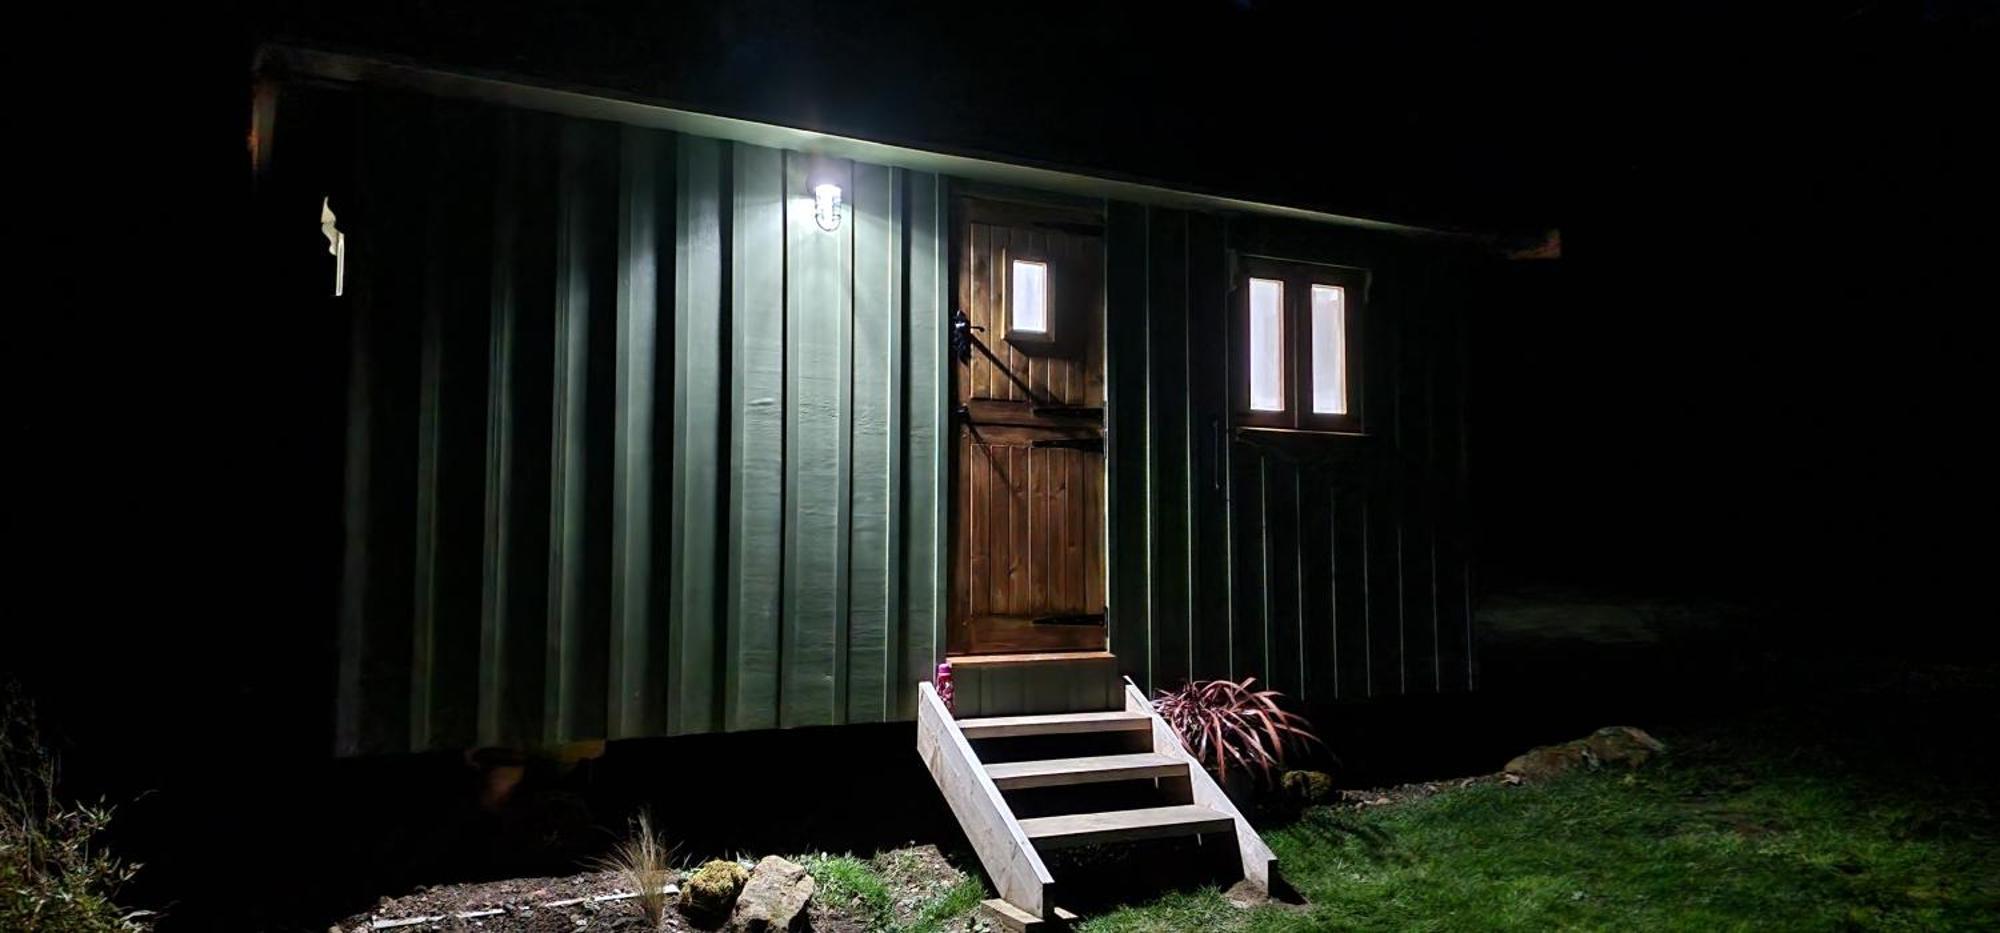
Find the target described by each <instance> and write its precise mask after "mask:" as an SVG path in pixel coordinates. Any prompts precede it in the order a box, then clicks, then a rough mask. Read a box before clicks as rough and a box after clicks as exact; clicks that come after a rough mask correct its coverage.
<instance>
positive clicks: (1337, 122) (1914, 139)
mask: <svg viewBox="0 0 2000 933" xmlns="http://www.w3.org/2000/svg"><path fill="white" fill-rule="evenodd" d="M1745 6H1752V5H1749V4H1740V3H1688V4H1672V5H1665V4H1660V5H1647V4H1576V5H1567V4H1556V5H1547V6H1539V7H1535V8H1530V9H1523V8H1520V7H1519V6H1518V5H1485V6H1484V7H1482V8H1481V9H1482V10H1483V12H1475V13H1473V14H1470V15H1467V14H1465V13H1463V12H1460V11H1456V10H1450V9H1446V8H1443V7H1440V6H1432V5H1428V4H1407V3H1371V4H1358V5H1349V6H1339V7H1335V6H1333V5H1330V4H1286V3H1266V2H1203V3H1148V4H1134V5H1130V6H1123V7H1114V6H1101V5H1094V4H1072V3H1064V4H1054V3H1033V2H1028V3H1014V4H1008V5H994V6H990V7H979V8H971V7H969V6H967V5H961V4H949V3H917V2H912V3H892V2H881V0H867V2H859V3H819V4H798V3H780V2H770V0H752V2H744V3H719V2H718V3H694V4H637V3H620V4H613V3H605V2H589V3H576V4H559V5H558V4H529V3H520V2H507V3H490V2H489V3H473V2H466V0H450V2H422V3H410V4H403V3H387V2H377V0H346V2H340V3H332V2H328V3H280V4H271V5H260V6H258V7H256V8H254V9H243V10H237V11H233V12H231V11H228V10H227V9H226V8H225V9H224V11H223V12H219V13H207V14H202V13H195V12H190V11H187V10H182V9H174V10H171V11H154V12H151V13H139V14H126V13H123V12H120V13H118V14H116V15H113V14H110V13H109V12H108V11H107V10H103V9H93V8H88V7H75V8H70V9H65V10H42V11H40V12H39V13H38V14H35V15H37V16H47V15H48V14H50V13H54V14H56V15H54V16H53V17H51V18H48V19H47V20H46V21H45V22H44V21H40V20H37V21H33V22H30V21H29V20H28V19H25V18H24V19H23V20H21V21H20V22H18V23H17V24H16V26H17V28H16V29H15V30H14V33H15V44H16V45H17V46H18V47H19V48H18V54H17V62H18V63H19V65H20V66H21V71H22V74H21V75H20V76H19V77H18V78H17V79H16V81H15V83H14V91H15V94H14V97H15V99H16V102H17V108H16V109H15V111H14V113H13V115H12V123H13V127H12V129H13V132H11V133H10V134H9V136H10V139H11V140H12V142H13V143H14V145H13V146H11V147H10V148H12V149H14V150H15V151H16V154H17V155H19V156H25V157H26V162H25V165H24V167H21V168H18V169H17V170H16V171H15V172H14V173H12V179H13V184H12V186H11V188H12V190H11V194H10V200H11V201H12V203H13V204H14V206H16V207H18V206H19V205H20V204H21V202H22V201H26V202H27V205H28V207H29V210H28V211H25V212H21V211H10V212H9V219H10V220H11V221H12V223H11V224H10V226H12V228H13V230H12V232H13V236H12V237H10V238H9V239H10V240H11V241H13V242H14V243H15V244H17V247H16V252H15V253H14V255H15V257H16V258H17V261H18V264H10V265H11V266H13V269H12V272H13V276H12V277H13V278H14V280H15V283H16V287H15V288H14V289H13V293H12V296H11V297H12V300H11V301H10V302H9V306H10V308H9V310H10V312H11V313H10V314H9V315H8V321H9V324H10V325H12V326H11V331H12V333H11V334H10V339H9V340H8V341H7V342H6V347H7V353H6V357H7V360H8V366H7V369H8V375H9V379H8V383H9V388H10V392H9V395H10V398H11V399H12V401H13V405H12V406H10V407H11V409H12V412H13V422H14V440H15V443H13V444H10V445H8V446H9V448H10V453H11V456H10V457H9V458H8V459H9V461H10V464H11V466H12V467H13V469H12V470H10V471H9V472H10V473H11V474H12V475H13V478H14V486H15V490H16V494H15V496H14V497H13V500H14V501H13V507H12V508H10V509H9V513H10V516H11V518H10V522H9V524H10V527H11V528H13V529H14V533H13V534H12V535H10V537H11V538H13V539H14V543H15V547H14V548H13V550H14V552H15V553H16V554H17V555H20V556H22V557H25V560H18V559H17V561H16V562H15V563H14V569H13V572H12V573H11V574H10V575H9V576H10V578H11V580H12V584H13V585H12V587H11V589H13V591H14V597H15V598H14V599H12V600H10V602H9V612H8V616H7V620H6V622H5V623H4V625H5V628H4V632H5V636H4V641H0V671H4V673H6V674H8V675H11V676H14V677H17V678H19V679H21V680H22V681H23V682H24V684H25V685H26V686H27V687H28V688H29V690H30V692H32V693H33V694H35V695H36V696H37V697H38V698H40V699H41V701H42V704H43V706H44V708H45V712H47V714H48V717H49V722H50V725H51V728H52V730H53V731H54V733H55V734H56V736H57V737H58V739H59V742H60V743H61V745H62V748H63V751H64V753H65V754H66V755H68V756H69V759H70V760H71V762H72V765H71V771H72V776H73V779H74V781H75V784H76V786H77V787H78V788H79V789H80V790H82V791H84V792H88V793H96V792H103V793H108V794H111V795H112V796H113V797H114V798H117V799H129V798H131V797H132V796H133V795H135V794H137V793H139V792H141V791H145V790H160V791H161V793H160V795H159V796H160V797H163V798H170V799H172V800H173V807H171V808H168V807H164V806H156V807H155V810H154V811H152V812H149V811H148V810H147V807H148V806H149V805H148V804H146V803H144V802H141V803H140V804H135V805H133V807H132V813H131V823H132V824H136V826H135V827H134V828H130V829H128V830H127V832H128V833H130V834H131V835H133V836H134V837H135V842H134V843H133V845H134V846H135V847H136V848H137V849H138V850H139V851H140V852H141V854H143V855H145V856H146V857H147V858H149V859H151V860H153V861H155V862H156V863H163V864H161V865H160V866H159V868H158V869H157V873H158V874H161V875H164V876H165V878H166V879H167V880H162V881H159V882H156V887H155V888H154V889H151V890H149V891H147V892H146V897H149V898H160V899H168V900H171V899H177V898H182V897H184V896H189V895H186V891H189V890H195V889H197V888H198V887H199V885H198V884H197V883H196V882H193V881H190V880H189V878H190V876H192V875H194V874H197V873H196V872H194V871H193V870H192V869H191V868H189V867H187V866H186V865H174V864H170V863H172V862H174V861H177V860H180V859H188V860H189V861H193V860H194V857H193V856H188V855H184V854H183V850H178V849H176V848H174V845H175V844H177V843H176V842H168V841H162V840H168V839H172V840H177V842H178V844H185V843H186V842H187V840H188V837H190V836H200V835H211V834H217V833H219V834H220V836H224V837H226V836H227V835H228V834H227V833H226V832H220V831H219V830H214V829H213V826H212V824H211V823H205V822H203V820H211V821H212V820H217V819H220V820H221V822H222V824H224V825H226V826H232V827H241V826H246V825H251V824H254V823H256V822H258V821H259V820H261V819H264V818H266V814H267V813H269V812H279V813H286V812H293V811H294V810H296V809H297V808H299V807H301V806H305V807H315V808H321V809H325V810H327V811H328V812H346V811H343V810H341V808H340V807H339V806H334V805H333V803H331V802H330V801H336V800H338V799H339V798H343V797H348V798H352V797H357V796H365V795H362V794H360V792H359V791H357V790H355V787H356V786H357V785H356V784H354V783H353V782H351V781H347V779H346V778H345V777H343V775H342V774H341V773H337V772H332V771H329V770H328V769H327V767H326V766H325V757H326V750H327V748H328V745H327V743H326V742H325V736H326V720H325V719H324V718H323V713H324V711H325V704H326V703H327V702H328V697H329V694H330V691H331V686H330V685H331V676H330V671H329V670H327V669H325V668H324V665H323V664H321V663H320V660H319V659H321V658H323V657H324V655H325V651H326V648H327V645H328V644H330V641H331V636H332V631H333V629H332V619H333V614H334V595H335V584H336V582H337V575H338V562H337V555H338V547H339V542H338V534H339V526H338V508H339V502H338V484H339V470H340V450H341V443H342V438H341V436H340V433H339V430H340V428H339V417H340V415H339V405H340V391H341V390H340V386H339V385H338V384H337V382H336V381H332V380H338V378H339V376H340V373H341V363H340V360H341V356H342V353H343V350H342V341H343V340H344V333H343V330H342V328H341V326H340V325H339V323H338V322H327V321H316V320H308V319H301V318H300V317H299V316H298V315H297V314H296V313H295V311H294V310H293V309H288V308H285V307H278V306H274V305H273V304H272V303H271V302H269V301H265V300H260V295H259V290H258V288H257V283H258V276H259V274H260V271H259V270H258V269H257V268H254V266H253V264H252V262H251V258H252V257H254V256H255V255H256V250H255V248H254V247H255V244H254V243H253V242H251V241H250V240H249V237H250V235H251V232H252V231H251V225H250V223H249V220H248V219H249V217H250V211H251V209H252V201H251V198H250V184H249V174H248V170H247V158H246V149H245V144H244V140H245V135H246V131H247V117H248V97H249V81H248V75H249V69H250V63H251V60H252V56H253V54H254V51H255V49H256V47H257V45H258V43H259V42H261V41H264V40H266V39H282V40H289V41H297V42H301V43H305V44H312V45H318V46H323V47H328V48H335V49H344V50H359V51H367V52H371V53H375V54H382V55H389V56H404V57H410V58H415V59H420V60H423V61H426V62H431V63H435V64H438V65H442V66H447V67H456V68H466V69H475V70H491V71H499V72H506V73H511V74H516V75H520V76H524V77H530V78H536V79H541V80H546V81H552V82H558V83H565V84H574V85H581V86H592V87H599V88H607V89H614V90H619V91H623V92H627V93H631V94H635V95H639V96H644V97H649V98H656V99H660V100H663V101H666V102H670V103H675V104H678V105H682V106H688V107H692V108H694V109H702V110H712V111H716V112H722V113H728V114H731V115H737V116H745V117H750V118H754V119H763V120H768V121H772V122H778V123H785V124H792V125H801V126H808V127H812V128H817V129H824V130H830V131H835V132H843V133H849V134H853V135H860V136H867V137H870V138H878V139H884V140H888V141H893V142H900V143H906V144H910V145H916V146H922V147H927V148H937V149H945V150H951V151H959V152H969V153H980V154H991V155H996V156H1001V157H1005V158H1009V159H1017V160H1024V161H1032V162H1041V163H1049V164H1054V165H1061V166H1066V167H1073V168H1078V169H1083V170H1087V171H1096V172H1104V173H1108V174H1116V175H1121V176H1127V177H1134V178H1140V179H1146V180H1153V181H1159V182H1163V183H1167V184H1171V185H1174V186H1176V187H1186V188H1193V189H1199V190H1204V191H1213V192H1217V193H1224V194H1231V195H1237V196H1243V197H1251V198H1257V199H1263V200H1269V201H1275V202H1281V203H1286V204H1296V205H1301V206H1308V207H1315V208H1321V209H1325V210H1331V211H1337V212H1343V213H1350V214H1358V215H1363V216H1369V217H1377V218H1382V219H1390V220H1398V221H1405V222H1411V223H1420V224H1429V225H1437V226H1443V227H1449V228H1454V229H1462V230H1467V231H1474V232H1480V233H1487V234H1493V235H1496V236H1499V237H1502V238H1510V239H1513V240H1520V241H1529V242H1531V241H1534V240H1537V239H1539V238H1540V236H1541V234H1542V233H1543V232H1544V231H1546V230H1551V229H1559V230H1560V231H1561V240H1562V258H1561V259H1558V260H1540V261H1523V262H1518V263H1514V264H1512V265H1510V267H1509V270H1508V273H1507V275H1506V276H1505V277H1504V285H1505V287H1504V289H1502V290H1501V291H1499V292H1498V293H1496V294H1494V295H1492V296H1491V297H1490V300H1489V301H1485V302H1482V304H1481V306H1480V307H1479V308H1477V309H1475V319H1476V321H1477V325H1476V335H1477V337H1476V341H1475V346H1474V347H1473V348H1472V349H1473V359H1474V361H1475V382H1474V392H1473V398H1474V404H1475V406H1476V407H1475V412H1474V417H1473V432H1474V434H1473V448H1472V450H1473V453H1472V457H1473V460H1472V463H1473V467H1472V469H1473V476H1474V484H1475V485H1474V494H1475V501H1476V507H1477V515H1478V540H1479V555H1478V566H1479V581H1480V587H1481V589H1482V590H1483V591H1484V592H1486V593H1489V594H1510V593H1521V592H1532V591H1537V590H1546V589H1549V588H1556V589H1564V590H1569V591H1585V592H1590V593H1594V594H1612V595H1611V596H1610V597H1607V598H1618V597H1619V596H1621V595H1623V596H1632V597H1640V596H1643V597H1646V598H1656V597H1668V598H1675V599H1687V600H1695V601H1703V600H1713V601H1727V602H1730V603H1732V604H1742V605H1751V606H1755V607H1758V609H1757V611H1755V612H1752V613H1749V614H1746V615H1742V616H1740V617H1733V618H1735V619H1736V621H1735V622H1734V623H1732V624H1735V625H1739V626H1741V628H1740V629H1738V630H1733V631H1731V632H1728V633H1726V636H1727V637H1729V638H1733V639H1739V640H1742V641H1744V642H1746V643H1748V642H1753V641H1754V643H1755V644H1756V645H1757V646H1758V648H1759V650H1761V651H1765V652H1771V651H1776V652H1798V653H1825V652H1854V653H1872V654H1877V655H1889V656H1910V657H1925V656H1928V657H1954V656H1958V657H1990V652H1991V649H1992V647H1993V646H1994V643H1995V639H1994V637H1993V629H1992V624H1991V622H1990V618H1989V617H1990V616H1991V614H1992V613H1991V608H1990V606H1987V605H1986V601H1985V600H1983V599H1980V598H1979V597H1980V592H1979V591H1980V590H1981V589H1982V588H1983V587H1984V585H1985V584H1986V582H1987V580H1988V579H1989V578H1990V571H1989V567H1990V555H1991V552H1992V544H1991V530H1990V529H1991V519H1992V504H1993V497H1992V495H1991V494H1990V492H1989V491H1988V490H1987V488H1986V486H1985V483H1984V480H1985V479H1986V477H1988V476H1990V475H1991V472H1992V471H1991V467H1990V459H1989V458H1988V457H1987V455H1986V452H1987V449H1988V448H1989V447H1990V446H1991V445H1990V443H1989V442H1988V441H1987V439H1986V437H1985V436H1984V435H1985V434H1987V433H1988V431H1987V428H1988V427H1989V426H1990V425H1991V424H1992V423H1993V418H1992V415H1991V413H1990V410H1989V409H1988V408H1987V406H1986V404H1985V402H1986V400H1987V399H1988V398H1989V397H1990V396H1991V395H1992V393H1991V390H1990V389H1989V388H1988V387H1987V385H1986V383H1987V382H1988V381H1989V374H1990V372H1991V364H1990V361H1991V357H1992V351H1991V349H1990V346H1991V344H1990V343H1988V342H1987V341H1988V336H1989V334H1990V332H1991V330H1992V328H1991V326H1990V323H1989V319H1990V317H1991V315H1992V311H1993V309H1994V308H1995V307H1996V302H1995V301H1994V299H1993V298H1992V296H1991V294H1990V289H1991V286H1990V284H1989V283H1987V282H1984V281H1981V280H1979V277H1978V275H1977V273H1979V272H1981V271H1984V270H1985V269H1987V268H1990V267H1991V266H1992V261H1991V259H1990V257H1991V256H1992V255H1993V253H1992V251H1991V245H1992V244H1991V240H1992V236H1991V229H1992V220H1991V217H1992V213H1991V207H1992V204H1993V199H1992V195H1993V193H1994V192H1993V188H1992V182H1993V168H1992V166H1993V165H1994V164H1995V158H1996V153H1995V151H1994V149H1993V147H1992V146H1991V143H1990V140H1988V139H1987V138H1986V136H1987V135H1988V134H1989V133H1990V131H1991V128H1992V125H1993V122H1994V119H1993V109H1992V108H1993V88H1994V87H1996V86H2000V82H1996V80H1995V79H1996V74H1995V67H1994V61H1995V60H1996V59H1995V53H1994V41H1993V40H1994V37H1995V36H1994V31H1995V24H1996V17H1995V13H1994V11H1993V9H1992V8H1991V7H1990V6H1988V5H1984V4H1977V3H1952V2H1935V3H1910V4H1896V3H1864V2H1848V3H1839V4H1825V5H1814V4H1784V5H1763V4H1758V5H1755V6H1759V7H1767V8H1765V9H1760V10H1759V11H1756V12H1745V11H1744V10H1743V9H1740V8H1741V7H1745ZM24 16H25V14H24ZM20 245H25V246H26V247H27V249H26V251H19V250H18V247H19V246H20ZM1432 713H1433V714H1435V715H1440V716H1450V715H1451V712H1450V711H1449V710H1445V711H1432ZM895 738H897V737H894V736H892V737H891V738H890V739H884V741H885V742H888V741H891V740H892V739H895ZM1383 754H1385V755H1387V754H1393V753H1392V752H1384V753H1383ZM406 767H408V768H411V769H416V770H422V769H423V768H427V767H429V768H433V769H434V770H436V769H439V768H442V767H443V766H442V765H439V764H437V763H435V762H433V763H431V764H424V763H420V762H419V763H408V764H407V765H406ZM1441 767H1443V765H1441ZM1489 767H1490V765H1489ZM1383 770H1385V771H1387V770H1392V769H1387V768H1384V769H1383ZM436 773H440V774H441V773H444V772H443V771H436ZM439 779H440V780H443V779H444V778H439ZM388 786H393V781H391V782H388ZM919 790H921V788H919ZM175 794H179V795H180V796H179V797H178V798H175V796H174V795H175ZM371 799H372V798H371ZM190 800H192V801H194V802H193V803H189V802H188V801H190ZM344 806H350V807H351V806H359V805H355V804H351V803H349V804H344ZM368 806H370V807H373V806H375V805H374V804H372V803H371V804H369V805H368ZM168 810H171V811H172V812H167V811H168ZM190 813H192V814H195V815H194V816H190V815H188V814H190ZM375 813H376V815H377V816H381V815H382V813H381V811H380V810H379V808H378V809H377V810H376V811H375ZM932 815H933V816H934V814H932ZM396 819H399V817H395V816H393V813H392V815H391V816H390V817H389V820H390V821H391V822H393V821H395V820H396ZM913 820H915V821H916V822H917V823H921V822H922V817H921V815H920V816H919V817H913ZM149 821H150V822H149ZM213 844H214V845H216V846H220V845H223V843H220V842H216V843H213ZM400 880H404V879H401V878H394V879H392V881H385V882H384V883H393V882H394V881H400ZM188 912H189V909H187V908H183V916H184V917H185V916H186V915H187V913H188ZM239 919H240V918H239ZM265 919H266V920H267V921H268V920H269V915H266V916H265ZM319 926H320V927H321V928H323V927H324V921H321V922H320V924H319Z"/></svg>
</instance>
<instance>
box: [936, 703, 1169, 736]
mask: <svg viewBox="0 0 2000 933" xmlns="http://www.w3.org/2000/svg"><path fill="white" fill-rule="evenodd" d="M1152 728H1153V720H1152V717H1150V716H1147V715H1146V714H1145V713H1134V712H1129V711H1126V710H1106V711H1103V712H1090V713H1045V714H1042V715H1039V716H988V717H986V718H984V719H961V720H958V729H959V731H960V732H963V733H964V734H965V737H966V738H968V739H974V740H977V739H1007V738H1018V737H1020V736H1026V735H1074V734H1077V733H1082V732H1147V731H1150V730H1151V729H1152Z"/></svg>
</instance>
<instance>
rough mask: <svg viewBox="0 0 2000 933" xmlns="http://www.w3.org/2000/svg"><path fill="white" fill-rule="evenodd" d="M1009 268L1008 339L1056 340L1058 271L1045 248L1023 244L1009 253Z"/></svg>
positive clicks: (1006, 277)
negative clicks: (1053, 316)
mask: <svg viewBox="0 0 2000 933" xmlns="http://www.w3.org/2000/svg"><path fill="white" fill-rule="evenodd" d="M1004 255H1005V257H1006V267H1005V272H1004V275H1003V278H1002V287H1003V288H1005V289H1006V292H1005V299H1004V301H1003V302H1002V304H1003V306H1004V307H1005V308H1006V312H1007V340H1008V341H1009V342H1011V343H1017V344H1021V343H1038V344H1039V343H1051V344H1052V343H1054V342H1055V340H1056V334H1055V321H1054V319H1053V318H1052V316H1051V314H1050V312H1051V309H1053V308H1054V307H1055V295H1054V294H1053V288H1054V286H1055V281H1054V275H1053V273H1054V270H1053V269H1051V268H1049V260H1048V257H1047V256H1046V255H1044V254H1043V253H1042V251H1041V250H1038V249H1031V248H1026V247H1024V246H1021V245H1015V246H1012V247H1010V248H1009V249H1007V250H1006V252H1005V254H1004Z"/></svg>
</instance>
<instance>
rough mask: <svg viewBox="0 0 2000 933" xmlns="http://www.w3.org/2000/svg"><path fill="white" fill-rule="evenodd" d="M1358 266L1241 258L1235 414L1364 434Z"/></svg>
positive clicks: (1243, 419)
mask: <svg viewBox="0 0 2000 933" xmlns="http://www.w3.org/2000/svg"><path fill="white" fill-rule="evenodd" d="M1366 294H1367V273H1365V272H1363V271H1361V270H1358V269H1342V268H1337V267H1333V266H1316V265H1310V264H1307V263H1300V262H1282V261H1279V260H1275V259H1263V258H1253V257H1246V258H1244V259H1243V260H1242V261H1241V262H1240V263H1239V264H1238V274H1237V280H1236V289H1235V315H1236V364H1237V373H1236V420H1237V423H1238V424H1244V425H1250V426H1253V427H1265V428H1289V429H1292V430H1299V431H1326V432H1329V433H1346V434H1358V433H1361V430H1362V428H1361V361H1360V359H1359V358H1358V355H1357V351H1358V349H1359V347H1360V346H1361V341H1360V335H1361V329H1360V320H1361V306H1362V303H1363V300H1364V298H1365V296H1366Z"/></svg>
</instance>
